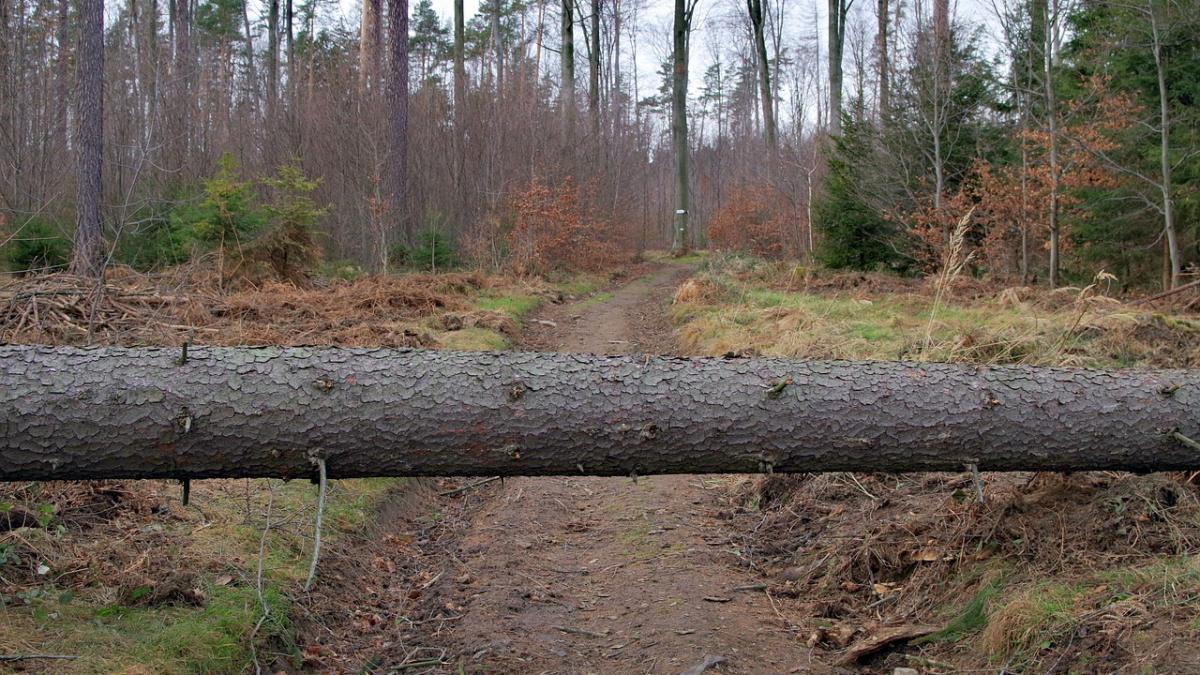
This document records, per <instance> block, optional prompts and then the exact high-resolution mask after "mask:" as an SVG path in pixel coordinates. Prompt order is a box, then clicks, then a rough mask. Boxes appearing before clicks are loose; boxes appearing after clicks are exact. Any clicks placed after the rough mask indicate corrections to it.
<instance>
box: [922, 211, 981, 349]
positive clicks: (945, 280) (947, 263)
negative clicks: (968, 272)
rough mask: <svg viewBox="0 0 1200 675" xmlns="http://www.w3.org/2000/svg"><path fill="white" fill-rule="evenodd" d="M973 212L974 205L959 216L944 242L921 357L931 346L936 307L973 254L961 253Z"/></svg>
mask: <svg viewBox="0 0 1200 675" xmlns="http://www.w3.org/2000/svg"><path fill="white" fill-rule="evenodd" d="M974 213H975V207H971V210H970V211H967V212H966V213H965V214H964V215H963V217H962V218H959V220H958V225H956V226H955V227H954V231H953V232H951V233H950V240H949V241H948V242H946V246H945V248H944V249H943V250H942V265H941V269H940V270H939V271H938V275H937V279H935V280H934V286H933V289H934V292H933V304H932V305H931V306H930V307H929V323H928V324H926V326H925V346H924V348H923V349H922V350H921V355H922V358H926V355H927V354H928V352H929V350H930V348H931V347H932V346H933V324H934V321H935V320H936V319H937V313H938V309H940V308H941V306H942V301H943V298H944V297H945V295H946V292H947V291H948V290H949V289H950V286H951V285H952V284H953V283H954V281H955V280H956V279H958V277H959V276H960V275H961V274H962V271H963V270H964V269H965V268H966V266H967V263H969V262H970V261H971V257H972V256H973V255H974V254H975V253H974V251H972V252H970V253H967V254H966V255H963V250H964V249H965V248H966V240H967V230H969V229H970V224H971V216H972V215H973V214H974Z"/></svg>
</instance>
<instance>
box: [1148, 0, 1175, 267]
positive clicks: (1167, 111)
mask: <svg viewBox="0 0 1200 675" xmlns="http://www.w3.org/2000/svg"><path fill="white" fill-rule="evenodd" d="M1147 10H1148V12H1149V14H1150V37H1151V40H1152V42H1151V48H1152V51H1153V52H1154V74H1155V76H1156V80H1157V84H1158V133H1159V153H1158V158H1159V168H1160V170H1161V171H1162V182H1161V183H1160V184H1159V189H1160V191H1161V193H1162V214H1163V231H1164V232H1165V233H1166V243H1167V265H1168V267H1169V269H1168V273H1167V275H1166V277H1167V283H1165V284H1163V286H1164V288H1163V290H1169V289H1172V288H1175V287H1176V286H1178V285H1179V276H1180V274H1181V272H1182V265H1181V263H1180V256H1179V241H1178V236H1177V234H1176V231H1175V200H1174V199H1173V197H1172V195H1171V180H1172V178H1171V101H1170V97H1169V94H1168V92H1167V75H1166V66H1165V64H1164V63H1163V53H1162V52H1163V49H1162V37H1161V35H1160V34H1159V27H1158V16H1157V15H1156V14H1155V9H1154V3H1153V2H1149V3H1147Z"/></svg>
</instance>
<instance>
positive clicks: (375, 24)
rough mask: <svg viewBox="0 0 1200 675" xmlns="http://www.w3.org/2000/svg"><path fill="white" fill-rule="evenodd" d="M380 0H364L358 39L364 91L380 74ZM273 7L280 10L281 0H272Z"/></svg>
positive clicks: (381, 10) (381, 9)
mask: <svg viewBox="0 0 1200 675" xmlns="http://www.w3.org/2000/svg"><path fill="white" fill-rule="evenodd" d="M380 4H381V3H380V0H363V3H362V26H361V31H360V36H359V40H358V45H359V46H358V51H359V54H358V60H359V70H358V76H359V88H360V89H362V90H363V91H364V92H365V91H367V90H369V89H370V88H371V87H373V86H375V78H377V77H378V76H379V41H380V37H381V35H382V30H381V28H382V23H383V22H382V21H381V18H382V17H381V14H382V13H383V8H382V7H381V6H380ZM271 5H272V7H274V8H275V10H276V11H278V6H279V0H271Z"/></svg>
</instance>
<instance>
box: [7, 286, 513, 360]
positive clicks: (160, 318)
mask: <svg viewBox="0 0 1200 675" xmlns="http://www.w3.org/2000/svg"><path fill="white" fill-rule="evenodd" d="M491 283H492V280H490V279H489V278H487V277H485V276H484V275H482V274H477V273H456V274H441V275H437V276H432V275H409V276H404V277H387V276H383V277H365V278H362V279H358V280H355V281H332V282H327V283H323V284H321V285H313V286H310V287H299V286H295V285H292V284H286V283H278V282H269V283H266V284H264V285H262V286H256V287H248V288H243V289H239V290H232V291H230V290H224V289H222V288H221V287H220V286H219V285H217V284H212V283H205V282H203V281H197V280H195V279H188V278H186V277H183V276H181V275H180V274H179V273H176V274H173V275H169V276H167V275H164V276H149V275H141V274H136V273H133V272H130V271H128V270H124V271H122V270H118V271H114V272H110V274H109V275H108V277H107V278H106V279H105V281H104V283H103V284H96V283H94V282H88V281H87V280H85V279H82V278H80V277H75V276H71V275H67V274H55V275H49V276H39V277H29V278H25V279H20V280H18V281H16V282H13V283H10V284H8V285H6V286H2V287H0V342H2V343H9V344H71V345H82V344H110V345H129V346H133V345H179V344H182V343H183V342H185V341H188V340H190V341H192V342H196V343H201V344H216V345H246V344H276V345H300V344H334V345H344V346H379V347H429V346H433V345H435V344H436V342H435V340H434V338H433V337H432V335H431V334H430V333H429V331H427V330H425V329H423V327H422V326H421V325H420V320H422V319H424V318H426V317H430V316H434V315H440V314H444V313H447V312H464V311H467V310H469V309H470V308H471V302H470V300H469V295H470V294H472V293H474V292H476V291H478V290H479V289H481V288H484V287H486V286H488V285H489V284H491Z"/></svg>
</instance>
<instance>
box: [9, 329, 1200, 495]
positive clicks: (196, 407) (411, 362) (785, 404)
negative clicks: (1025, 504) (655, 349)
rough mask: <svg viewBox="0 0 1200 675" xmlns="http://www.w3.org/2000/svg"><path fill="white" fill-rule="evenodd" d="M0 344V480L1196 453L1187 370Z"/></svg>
mask: <svg viewBox="0 0 1200 675" xmlns="http://www.w3.org/2000/svg"><path fill="white" fill-rule="evenodd" d="M180 360H181V358H180V350H179V349H171V348H116V347H99V348H77V347H30V346H5V347H0V481H17V480H52V479H101V478H180V479H184V478H215V477H247V476H278V477H284V478H288V477H311V476H312V475H314V472H315V468H314V460H315V458H317V457H320V458H323V459H325V461H326V465H327V469H328V473H329V476H331V477H339V478H345V477H355V476H430V475H431V476H450V475H460V476H467V475H487V476H494V475H509V476H513V475H566V474H590V475H629V474H655V473H734V472H747V473H757V472H763V471H776V472H819V471H937V470H947V471H959V470H962V469H963V468H964V466H965V465H968V464H976V465H977V466H978V467H979V469H981V470H985V471H1009V470H1056V471H1072V470H1085V469H1121V470H1133V471H1157V470H1174V469H1194V468H1197V467H1200V453H1197V451H1195V450H1193V449H1191V448H1189V447H1187V445H1186V443H1184V442H1182V441H1180V440H1178V439H1177V438H1176V437H1175V435H1174V434H1175V432H1179V433H1182V434H1183V435H1185V436H1187V437H1190V438H1198V437H1200V372H1189V371H1183V370H1155V371H1149V370H1116V371H1100V370H1083V369H1065V368H1034V367H1025V366H1003V367H985V366H968V365H952V364H931V363H907V362H881V361H880V362H852V361H791V360H782V359H735V360H725V359H713V358H701V359H689V358H663V357H644V356H591V355H581V354H536V353H487V352H435V351H422V350H387V349H346V348H339V347H313V348H304V347H292V348H278V347H263V348H245V347H194V348H192V349H190V350H189V353H188V355H187V359H186V362H184V363H182V364H181V363H180Z"/></svg>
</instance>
